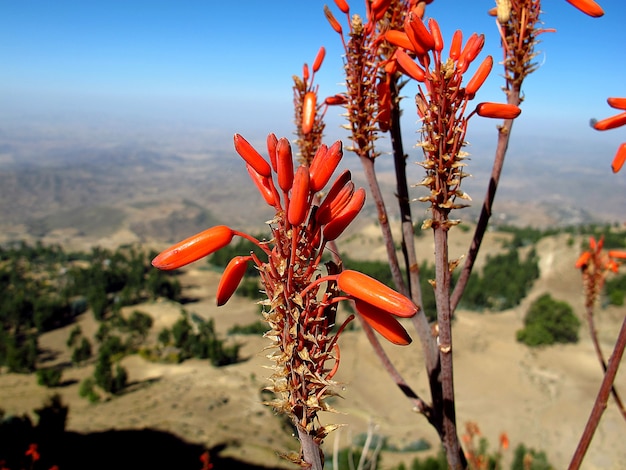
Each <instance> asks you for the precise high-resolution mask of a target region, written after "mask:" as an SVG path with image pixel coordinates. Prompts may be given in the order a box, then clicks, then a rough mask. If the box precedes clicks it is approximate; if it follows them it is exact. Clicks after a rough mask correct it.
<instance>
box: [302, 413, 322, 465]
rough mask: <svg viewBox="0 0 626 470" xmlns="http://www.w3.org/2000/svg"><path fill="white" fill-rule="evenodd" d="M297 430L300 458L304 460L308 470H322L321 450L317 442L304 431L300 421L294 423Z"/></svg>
mask: <svg viewBox="0 0 626 470" xmlns="http://www.w3.org/2000/svg"><path fill="white" fill-rule="evenodd" d="M295 425H296V429H297V430H298V439H300V447H301V449H302V460H304V462H306V463H307V464H308V465H309V466H308V468H309V469H310V470H323V468H324V464H323V463H322V451H321V450H320V445H319V443H317V442H316V440H315V439H314V438H313V436H311V435H310V434H309V433H307V432H306V429H304V428H303V427H302V426H301V425H300V423H295Z"/></svg>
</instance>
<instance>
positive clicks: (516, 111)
mask: <svg viewBox="0 0 626 470" xmlns="http://www.w3.org/2000/svg"><path fill="white" fill-rule="evenodd" d="M521 112H522V110H521V109H520V108H518V107H517V106H515V105H514V104H506V103H489V102H485V103H479V104H478V106H476V114H478V115H479V116H482V117H487V118H495V119H515V118H516V117H517V116H519V115H520V113H521Z"/></svg>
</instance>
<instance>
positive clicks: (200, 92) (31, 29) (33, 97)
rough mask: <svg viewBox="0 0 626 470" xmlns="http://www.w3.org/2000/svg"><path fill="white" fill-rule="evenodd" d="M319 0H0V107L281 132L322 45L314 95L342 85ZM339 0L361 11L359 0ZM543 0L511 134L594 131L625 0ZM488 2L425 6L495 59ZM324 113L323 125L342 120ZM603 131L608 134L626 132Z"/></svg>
mask: <svg viewBox="0 0 626 470" xmlns="http://www.w3.org/2000/svg"><path fill="white" fill-rule="evenodd" d="M226 3H229V5H226ZM325 3H328V4H329V6H330V7H331V9H332V10H333V11H334V12H335V13H336V15H337V16H338V17H339V16H340V12H339V11H338V9H337V8H336V7H335V5H334V3H333V2H332V0H327V1H326V2H324V1H317V0H306V1H304V0H295V1H294V0H276V1H272V2H262V1H258V0H240V1H237V2H217V1H215V2H214V1H206V0H204V1H192V0H186V1H185V0H178V1H174V0H169V1H165V0H153V1H133V0H109V1H68V0H55V1H50V0H2V1H1V2H0V117H4V118H8V119H11V118H12V117H20V116H21V117H28V116H38V117H41V118H45V117H46V116H64V117H71V116H73V115H77V116H83V115H90V114H95V115H97V114H104V115H112V116H124V117H131V118H133V119H135V120H138V121H141V120H146V121H149V120H153V119H161V120H164V121H167V120H173V121H177V122H189V123H194V124H195V125H200V126H206V127H218V128H224V129H225V130H226V131H228V132H230V131H232V130H235V131H238V132H241V133H243V134H246V132H259V133H263V134H267V132H270V131H276V132H277V133H290V132H291V130H292V129H291V121H292V107H291V104H292V91H291V86H292V79H291V77H292V75H293V74H300V73H301V69H302V64H303V62H309V63H311V62H312V61H313V59H314V57H315V54H316V52H317V50H318V48H319V47H320V46H321V45H324V46H325V47H326V48H327V51H328V53H327V59H326V61H325V64H324V66H323V67H322V69H321V71H320V73H319V74H318V76H317V82H318V83H319V84H320V91H321V94H323V95H331V94H334V93H336V92H340V91H342V87H341V85H340V83H341V82H342V77H341V52H342V51H341V48H340V42H339V37H338V36H337V35H336V34H335V33H334V31H332V30H331V28H330V26H329V25H328V23H327V22H326V19H325V18H324V14H323V5H324V4H325ZM350 3H352V4H353V5H355V11H359V10H362V8H361V5H362V0H359V1H356V0H351V2H350ZM543 3H544V6H543V10H544V12H545V14H544V16H543V19H544V23H545V26H546V27H554V28H556V29H557V33H555V34H545V35H543V36H542V39H543V42H542V44H540V46H539V50H540V51H542V53H541V54H540V55H539V56H538V57H537V60H538V62H540V63H542V66H541V68H540V69H539V70H538V71H537V72H536V73H535V74H534V75H532V76H531V77H529V78H528V80H527V82H526V85H525V93H526V97H527V99H526V102H525V103H524V105H523V109H524V112H523V114H522V117H523V118H524V119H522V120H520V122H519V128H520V132H521V131H522V130H524V131H527V132H529V133H530V134H531V135H532V133H533V132H536V133H546V132H552V131H551V129H553V130H554V131H557V130H558V132H559V133H562V132H564V133H566V134H570V135H572V136H575V137H574V138H578V137H581V136H582V137H587V136H588V138H591V139H595V138H596V137H597V134H599V133H597V132H595V133H594V132H592V131H591V130H590V129H589V126H588V120H589V118H590V117H598V118H601V117H605V116H608V115H610V114H611V113H612V111H611V109H610V108H609V107H608V106H607V105H606V101H605V99H606V97H607V96H626V85H625V83H624V77H625V76H626V48H625V47H624V36H623V28H624V20H626V2H624V1H623V0H600V3H601V5H602V6H603V7H604V9H605V11H606V15H605V17H603V18H600V19H592V18H589V17H587V16H585V15H583V14H582V13H580V12H578V11H577V10H575V9H574V8H573V7H571V6H570V5H569V4H567V3H566V2H565V0H544V2H543ZM493 4H494V2H493V1H492V0H472V1H467V0H436V1H435V2H434V3H432V4H431V5H430V6H429V7H428V9H427V16H432V17H434V18H436V19H437V20H438V21H439V23H440V25H441V27H442V30H443V33H444V39H445V40H447V41H449V39H450V37H451V35H452V33H453V31H454V30H455V29H457V28H460V29H462V30H463V31H464V32H465V34H466V35H469V34H470V33H471V32H473V31H476V32H484V33H485V34H486V36H487V43H486V46H485V49H484V51H483V53H482V55H481V56H480V57H482V56H484V55H486V54H487V53H489V54H492V55H493V56H494V59H496V61H498V60H499V59H500V57H501V52H500V49H499V38H498V35H497V32H496V29H495V26H494V20H493V18H491V17H489V16H487V14H486V11H487V10H488V9H489V8H490V7H491V6H492V5H493ZM342 20H343V18H342ZM501 85H502V82H501V78H500V70H499V68H498V67H495V68H494V72H492V76H491V77H490V79H489V80H488V82H487V83H486V84H485V86H484V87H483V90H482V91H481V93H480V94H479V96H478V97H477V98H478V99H479V100H502V99H503V95H502V93H501V91H500V87H501ZM411 87H412V85H408V86H407V88H405V94H406V95H407V96H412V95H413V94H414V88H411ZM410 102H411V100H410V99H408V100H407V111H406V114H407V116H409V119H412V117H411V116H414V114H413V113H414V110H413V108H412V107H411V106H410ZM330 114H331V116H329V117H330V118H331V124H329V133H331V125H332V126H333V127H332V128H333V129H334V128H335V127H334V124H335V123H337V124H338V123H339V119H338V118H336V117H334V116H332V115H333V112H332V111H331V113H330ZM410 122H413V121H410ZM490 126H491V124H490ZM332 132H334V131H332ZM337 132H339V131H337ZM603 136H605V138H606V139H608V140H609V141H610V142H616V143H617V142H619V141H620V140H626V131H623V130H617V131H612V133H610V135H609V133H604V134H603Z"/></svg>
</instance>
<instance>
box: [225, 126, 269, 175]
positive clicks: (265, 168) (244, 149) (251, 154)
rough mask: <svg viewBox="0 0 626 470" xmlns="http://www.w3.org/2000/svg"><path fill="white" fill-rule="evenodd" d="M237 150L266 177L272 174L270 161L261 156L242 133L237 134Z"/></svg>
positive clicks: (235, 138) (235, 139)
mask: <svg viewBox="0 0 626 470" xmlns="http://www.w3.org/2000/svg"><path fill="white" fill-rule="evenodd" d="M234 141H235V150H236V151H237V153H238V154H239V155H240V156H241V158H243V159H244V160H245V161H246V162H247V163H249V164H250V166H251V167H252V168H254V169H255V171H256V172H257V173H258V174H259V175H261V176H265V177H270V176H271V175H272V169H271V168H270V165H269V163H267V161H266V160H265V159H264V158H263V157H262V156H261V154H260V153H259V152H257V151H256V150H255V148H254V147H253V146H252V145H250V143H249V142H248V141H247V140H246V139H244V138H243V137H242V136H241V135H239V134H235V137H234Z"/></svg>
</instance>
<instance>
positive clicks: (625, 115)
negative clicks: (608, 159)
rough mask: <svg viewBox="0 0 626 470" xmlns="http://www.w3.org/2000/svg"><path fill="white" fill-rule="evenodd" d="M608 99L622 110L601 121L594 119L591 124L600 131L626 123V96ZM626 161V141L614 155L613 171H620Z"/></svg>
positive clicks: (615, 107)
mask: <svg viewBox="0 0 626 470" xmlns="http://www.w3.org/2000/svg"><path fill="white" fill-rule="evenodd" d="M606 101H607V103H608V104H609V106H610V107H611V108H614V109H619V110H621V111H622V112H621V113H619V114H616V115H614V116H611V117H608V118H606V119H602V120H601V121H596V120H592V122H591V125H592V126H593V128H594V129H596V130H598V131H607V130H609V129H615V128H617V127H621V126H623V125H625V124H626V98H607V100H606ZM625 161H626V142H624V143H623V144H621V145H620V146H619V147H618V149H617V152H616V153H615V157H613V163H612V164H611V168H612V169H613V173H617V172H618V171H620V170H621V169H622V167H623V166H624V162H625Z"/></svg>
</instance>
